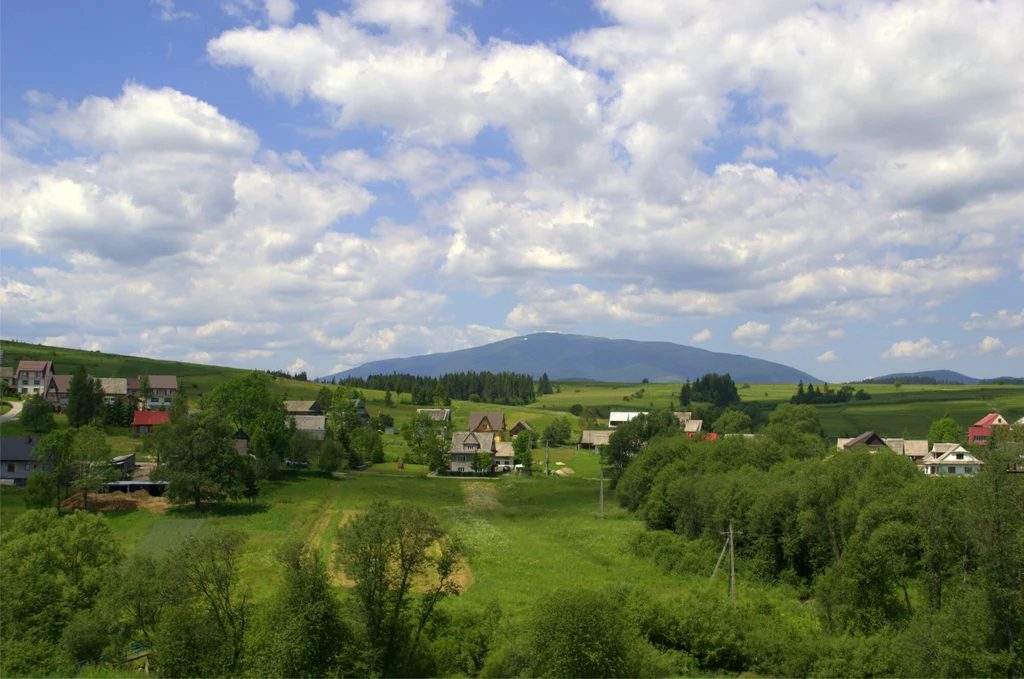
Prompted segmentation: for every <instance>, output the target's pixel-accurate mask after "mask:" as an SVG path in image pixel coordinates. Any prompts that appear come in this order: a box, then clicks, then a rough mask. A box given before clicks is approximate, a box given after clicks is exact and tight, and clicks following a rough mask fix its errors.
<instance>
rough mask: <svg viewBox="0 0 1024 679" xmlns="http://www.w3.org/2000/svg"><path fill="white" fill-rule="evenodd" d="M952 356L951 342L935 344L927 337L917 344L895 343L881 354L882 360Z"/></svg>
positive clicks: (907, 341)
mask: <svg viewBox="0 0 1024 679" xmlns="http://www.w3.org/2000/svg"><path fill="white" fill-rule="evenodd" d="M954 355H955V353H954V350H953V344H952V342H949V341H944V342H942V343H941V344H935V343H934V342H932V341H931V340H930V339H928V338H927V337H922V338H921V339H920V340H918V341H917V342H914V341H912V340H904V341H903V342H896V343H895V344H893V345H892V346H891V347H889V348H888V349H887V350H886V352H885V353H884V354H882V358H897V359H925V358H952V357H953V356H954Z"/></svg>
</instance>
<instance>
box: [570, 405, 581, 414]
mask: <svg viewBox="0 0 1024 679" xmlns="http://www.w3.org/2000/svg"><path fill="white" fill-rule="evenodd" d="M569 412H570V413H572V414H573V415H575V416H576V417H579V416H580V415H582V414H583V404H582V403H573V404H572V405H571V406H569Z"/></svg>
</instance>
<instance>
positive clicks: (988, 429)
mask: <svg viewBox="0 0 1024 679" xmlns="http://www.w3.org/2000/svg"><path fill="white" fill-rule="evenodd" d="M1009 426H1010V423H1009V422H1007V421H1006V418H1005V417H1003V416H1002V415H1000V414H999V413H990V414H988V415H986V416H985V417H983V418H981V419H980V420H978V421H977V422H975V423H974V426H971V427H968V428H967V442H968V443H973V444H974V445H976V446H984V445H988V440H989V438H990V437H991V436H992V431H993V430H994V429H995V428H996V427H1009Z"/></svg>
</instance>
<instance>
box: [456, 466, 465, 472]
mask: <svg viewBox="0 0 1024 679" xmlns="http://www.w3.org/2000/svg"><path fill="white" fill-rule="evenodd" d="M455 471H457V472H464V471H466V468H465V467H459V468H458V469H456V470H455Z"/></svg>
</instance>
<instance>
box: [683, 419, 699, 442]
mask: <svg viewBox="0 0 1024 679" xmlns="http://www.w3.org/2000/svg"><path fill="white" fill-rule="evenodd" d="M682 424H683V431H684V432H686V435H687V436H689V437H690V438H691V439H692V438H694V437H695V436H697V435H698V434H700V433H701V432H702V431H704V420H690V419H687V420H683V421H682Z"/></svg>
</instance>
